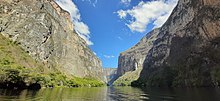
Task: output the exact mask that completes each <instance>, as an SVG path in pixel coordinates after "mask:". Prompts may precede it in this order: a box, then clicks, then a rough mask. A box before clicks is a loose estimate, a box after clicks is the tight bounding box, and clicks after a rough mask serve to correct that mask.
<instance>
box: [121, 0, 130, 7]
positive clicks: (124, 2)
mask: <svg viewBox="0 0 220 101" xmlns="http://www.w3.org/2000/svg"><path fill="white" fill-rule="evenodd" d="M121 3H122V4H124V5H126V6H128V5H130V3H131V0H121Z"/></svg>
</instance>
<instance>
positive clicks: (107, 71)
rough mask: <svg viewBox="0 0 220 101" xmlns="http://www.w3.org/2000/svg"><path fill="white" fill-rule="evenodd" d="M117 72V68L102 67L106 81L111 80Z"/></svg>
mask: <svg viewBox="0 0 220 101" xmlns="http://www.w3.org/2000/svg"><path fill="white" fill-rule="evenodd" d="M116 73H117V69H116V68H104V69H103V74H104V76H105V77H106V82H107V83H108V82H109V81H111V80H112V79H113V78H114V77H115V76H116Z"/></svg>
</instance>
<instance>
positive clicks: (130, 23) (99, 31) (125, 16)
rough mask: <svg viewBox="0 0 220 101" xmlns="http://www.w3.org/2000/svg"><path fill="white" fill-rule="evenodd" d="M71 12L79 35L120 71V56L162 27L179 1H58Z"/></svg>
mask: <svg viewBox="0 0 220 101" xmlns="http://www.w3.org/2000/svg"><path fill="white" fill-rule="evenodd" d="M56 2H57V3H58V4H59V5H60V6H61V7H62V8H64V9H65V10H67V11H69V12H70V14H71V16H72V18H73V19H72V20H73V23H74V25H75V26H76V27H75V28H76V29H75V30H76V31H77V33H78V34H79V35H80V36H81V37H82V38H83V39H85V40H86V41H87V43H88V44H89V46H90V48H91V49H92V50H93V51H94V52H95V54H96V55H97V56H98V57H99V58H100V59H101V60H102V63H103V67H104V68H106V67H115V68H116V67H117V65H118V56H119V54H120V53H121V52H123V51H125V50H127V49H129V48H130V47H132V46H133V45H135V44H136V43H137V42H138V41H139V40H140V39H141V38H142V37H143V36H145V35H146V34H147V33H148V32H149V31H151V30H152V29H153V28H156V27H160V26H161V25H162V24H163V23H164V22H165V21H166V19H167V17H168V16H169V15H170V13H171V11H172V9H173V8H174V6H175V5H176V2H177V0H153V1H152V0H151V1H149V0H73V1H72V0H56Z"/></svg>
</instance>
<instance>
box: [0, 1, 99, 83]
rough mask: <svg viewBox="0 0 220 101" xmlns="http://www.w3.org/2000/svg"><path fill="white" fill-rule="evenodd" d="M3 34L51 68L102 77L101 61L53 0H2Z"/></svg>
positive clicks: (0, 2)
mask: <svg viewBox="0 0 220 101" xmlns="http://www.w3.org/2000/svg"><path fill="white" fill-rule="evenodd" d="M0 33H1V34H2V35H3V36H5V37H7V38H9V39H11V40H13V41H14V42H16V43H18V44H19V46H21V47H22V48H23V49H24V50H25V51H26V52H27V53H28V54H29V55H30V56H31V57H33V58H34V59H35V60H37V61H38V62H41V63H42V64H43V65H44V66H46V67H47V68H49V69H50V70H54V71H61V72H63V73H65V74H66V75H69V76H70V75H73V76H77V77H93V78H97V79H102V80H103V73H102V64H101V61H100V60H99V59H98V58H97V57H96V56H95V55H94V53H93V52H92V51H91V50H90V48H89V47H88V45H87V44H86V42H85V41H84V40H83V39H82V38H81V37H79V35H78V34H76V33H75V32H74V26H73V24H72V22H71V18H70V15H69V13H68V12H66V11H64V10H63V9H61V7H59V6H58V5H57V4H56V2H55V1H53V0H1V1H0Z"/></svg>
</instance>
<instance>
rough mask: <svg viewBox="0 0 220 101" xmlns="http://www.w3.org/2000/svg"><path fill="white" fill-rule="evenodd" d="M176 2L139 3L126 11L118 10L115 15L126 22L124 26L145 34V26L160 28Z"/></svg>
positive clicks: (163, 0)
mask: <svg viewBox="0 0 220 101" xmlns="http://www.w3.org/2000/svg"><path fill="white" fill-rule="evenodd" d="M177 1H178V0H154V1H147V2H143V1H141V2H140V3H139V4H138V5H137V6H134V7H133V8H132V9H128V10H119V11H117V14H118V16H119V18H120V19H125V20H127V21H128V23H126V25H127V26H128V27H129V28H130V29H131V30H132V31H136V32H145V31H146V28H147V25H148V24H150V23H152V24H153V26H154V28H158V27H161V26H162V25H163V24H164V23H165V22H166V20H167V19H168V17H169V15H170V14H171V12H172V10H173V8H174V7H175V6H176V4H177Z"/></svg>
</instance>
